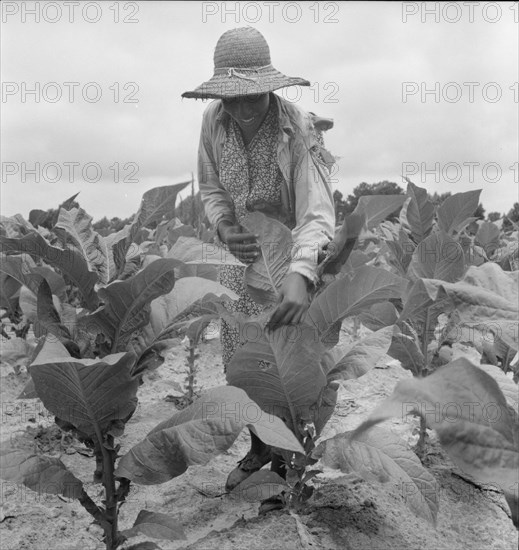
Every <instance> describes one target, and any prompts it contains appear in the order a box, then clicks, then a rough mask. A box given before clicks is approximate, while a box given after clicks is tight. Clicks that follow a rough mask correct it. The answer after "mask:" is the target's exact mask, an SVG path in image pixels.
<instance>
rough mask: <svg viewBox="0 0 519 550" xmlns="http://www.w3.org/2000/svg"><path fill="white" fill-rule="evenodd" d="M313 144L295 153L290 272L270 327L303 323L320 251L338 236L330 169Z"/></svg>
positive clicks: (293, 157)
mask: <svg viewBox="0 0 519 550" xmlns="http://www.w3.org/2000/svg"><path fill="white" fill-rule="evenodd" d="M308 143H309V142H307V143H306V144H305V143H301V144H300V146H299V149H295V150H294V152H293V154H292V161H293V166H294V174H293V178H294V199H295V205H294V206H295V218H296V226H295V227H294V229H293V230H292V240H293V243H294V245H293V250H292V261H291V264H290V269H289V273H288V275H287V277H286V279H285V281H284V282H283V285H282V287H281V289H280V303H279V305H278V306H277V307H276V309H275V310H274V312H273V314H272V316H271V317H270V320H269V328H270V329H271V330H273V329H275V328H276V327H278V326H280V325H286V324H295V323H299V322H300V321H301V320H302V319H303V317H304V315H305V313H306V311H307V309H308V306H309V303H310V302H309V288H308V287H309V286H311V285H313V284H316V283H317V275H316V268H317V258H318V253H319V250H320V249H322V247H323V246H324V245H325V244H327V243H328V242H329V241H330V240H331V238H332V236H333V233H334V227H335V208H334V203H333V193H332V189H331V184H330V180H329V176H328V170H327V168H326V166H325V165H324V163H323V162H322V161H321V160H320V159H319V157H318V150H314V149H311V147H310V145H308Z"/></svg>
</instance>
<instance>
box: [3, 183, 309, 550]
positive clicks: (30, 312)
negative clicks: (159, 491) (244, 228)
mask: <svg viewBox="0 0 519 550" xmlns="http://www.w3.org/2000/svg"><path fill="white" fill-rule="evenodd" d="M184 186H185V184H180V185H176V186H170V187H165V188H157V189H152V190H151V191H148V192H146V193H145V194H144V197H143V200H142V203H141V207H140V209H139V212H138V213H137V215H136V216H135V218H134V221H133V222H132V224H130V225H129V226H127V227H125V228H124V229H123V230H122V231H121V232H119V233H118V234H115V235H110V236H108V237H105V238H103V237H101V236H100V235H99V234H97V233H96V232H95V231H94V230H93V228H92V224H91V218H90V217H89V216H88V215H87V214H86V212H85V211H84V210H82V209H81V208H71V209H70V210H66V209H64V208H61V209H60V210H59V214H58V217H57V223H56V225H55V227H54V233H52V234H50V232H48V230H45V231H42V229H41V228H34V227H32V226H31V224H29V223H27V222H25V221H24V220H23V218H21V217H19V216H18V217H16V218H15V219H14V220H13V219H11V220H8V221H7V222H5V220H4V222H5V223H4V225H3V226H2V227H3V229H4V231H3V235H1V236H0V244H1V245H2V252H3V257H2V265H1V268H0V271H1V273H2V281H3V283H4V284H3V285H2V287H1V290H2V295H3V301H4V300H5V301H7V302H9V303H10V304H11V305H12V307H13V310H18V309H20V310H21V311H22V312H23V315H24V316H25V318H26V320H27V322H28V323H29V324H30V326H31V328H32V329H33V331H34V335H35V337H36V339H37V346H36V347H35V349H34V350H31V352H30V356H29V357H27V361H28V372H29V374H30V376H31V378H30V381H29V383H28V384H27V386H26V388H25V389H24V391H23V392H22V395H21V397H22V398H34V397H38V398H40V399H41V400H42V402H43V404H44V406H45V407H46V408H47V409H48V410H49V411H50V412H51V413H53V414H54V415H55V420H56V423H57V424H58V426H59V427H60V428H61V429H62V430H66V431H72V432H73V433H74V434H75V435H76V436H77V437H78V438H79V440H80V441H82V442H83V443H84V444H86V445H87V446H88V447H90V448H91V449H92V450H93V454H94V456H95V462H96V466H95V471H94V481H95V482H98V483H102V485H103V488H104V499H103V501H102V502H101V503H96V502H95V501H94V500H93V499H92V498H91V497H90V496H89V495H88V493H87V491H86V489H85V486H84V485H83V483H82V481H81V480H79V479H78V478H77V477H75V476H74V474H73V473H72V472H71V471H70V470H68V469H67V468H66V467H65V465H64V464H63V463H62V462H61V460H59V459H57V458H53V457H45V456H41V455H39V454H38V453H37V452H36V451H35V449H34V445H30V444H29V446H28V447H27V446H26V445H25V444H24V443H23V441H22V440H20V441H17V440H14V441H12V442H11V443H9V444H5V445H3V447H2V464H1V475H2V477H3V478H4V479H8V480H11V481H15V482H19V483H23V484H25V485H27V486H28V487H30V488H33V489H35V490H38V491H40V492H50V493H53V494H61V495H63V496H65V497H69V498H73V499H77V500H78V501H79V502H80V503H81V504H82V506H83V507H84V508H85V509H86V510H87V511H88V512H89V513H90V514H91V515H92V516H93V518H94V520H95V522H97V523H98V524H99V525H100V526H101V527H102V528H103V531H104V541H105V544H106V548H108V549H115V548H118V547H119V546H120V545H121V544H122V543H123V542H124V540H125V539H126V538H128V537H130V536H133V535H135V534H137V533H140V532H142V533H150V531H152V532H153V533H155V534H161V533H162V534H163V535H164V536H165V538H178V536H179V533H181V529H180V527H179V526H178V525H176V523H175V522H174V521H173V520H172V519H171V518H168V517H166V516H164V515H162V514H154V513H151V512H146V511H143V513H141V514H140V515H139V517H138V518H137V520H136V523H135V524H134V527H133V528H132V529H130V530H126V531H125V530H122V531H121V530H120V528H119V525H118V513H119V509H120V506H121V505H122V504H123V503H124V501H125V499H126V497H127V495H128V492H129V490H130V481H132V480H133V481H136V482H138V483H156V482H157V477H156V476H157V472H158V471H160V469H161V468H163V473H162V475H161V477H160V479H161V481H160V482H163V481H166V480H167V479H171V478H173V477H176V476H178V475H180V474H181V473H183V472H184V471H185V469H186V468H187V467H188V466H189V465H190V464H203V463H206V462H207V461H208V460H209V459H210V458H211V457H212V456H213V455H214V454H216V453H218V452H221V451H223V450H225V449H227V448H228V447H229V446H230V445H231V444H232V442H233V441H234V439H235V438H236V437H237V435H238V433H239V432H240V431H241V429H242V428H243V427H244V426H245V425H248V426H249V427H250V428H251V429H253V430H256V431H257V435H258V437H260V438H261V439H263V440H264V441H265V442H269V441H270V444H275V445H277V446H280V447H283V446H288V447H287V448H292V449H293V450H300V446H299V445H298V443H297V441H296V440H295V438H294V437H293V436H292V434H291V433H290V432H289V431H288V430H287V429H286V428H285V427H284V425H283V424H282V422H281V421H280V420H279V419H270V417H268V415H265V414H263V415H261V414H259V415H256V417H258V418H259V417H261V418H260V419H259V420H257V421H256V420H251V421H249V420H248V419H247V418H246V417H245V416H244V415H242V417H238V418H237V419H236V418H235V419H229V418H227V417H226V415H225V414H224V413H225V410H222V407H223V408H224V409H225V403H226V399H229V400H230V401H231V402H232V403H233V406H234V404H235V403H241V404H245V403H248V401H249V400H248V398H247V397H246V395H245V394H244V393H243V392H242V391H241V390H238V389H236V388H217V389H214V390H212V391H210V392H209V393H208V394H206V395H205V396H202V397H201V398H200V399H199V400H197V402H196V403H195V404H193V405H192V406H191V407H188V408H187V409H185V411H182V415H181V416H180V417H177V416H175V415H174V416H173V417H172V419H170V420H169V421H168V423H167V429H165V428H164V429H163V427H158V428H157V429H155V430H154V432H153V433H154V434H156V435H154V436H153V437H152V438H151V440H152V441H154V442H155V440H156V439H158V440H160V441H158V440H157V441H156V442H155V443H153V445H155V449H156V452H155V454H154V455H153V456H152V457H151V458H150V460H148V466H149V472H148V473H142V472H141V470H142V468H143V465H142V464H140V463H139V464H140V465H138V466H137V465H136V464H135V463H134V459H133V457H134V456H136V453H137V454H138V453H139V449H140V448H141V447H142V446H143V445H144V446H145V445H148V444H149V443H146V442H147V441H149V439H147V440H145V442H143V444H142V445H141V447H139V446H137V447H136V448H135V449H131V450H130V451H129V452H128V453H127V454H126V455H124V457H122V458H121V460H119V458H120V453H119V452H120V446H119V445H118V444H117V443H116V438H117V437H119V436H120V435H121V434H122V433H123V431H124V428H125V425H126V423H127V422H128V420H129V419H130V418H131V416H132V415H133V412H134V411H135V407H136V405H137V390H138V388H139V386H140V384H141V383H142V377H143V374H144V373H145V372H146V370H148V369H150V368H156V367H157V366H158V365H160V364H161V363H162V361H163V360H164V357H163V354H164V352H165V351H166V350H167V349H168V348H169V347H170V346H171V344H172V343H175V342H177V341H178V338H182V337H183V336H185V335H186V334H187V335H188V337H189V338H191V339H193V340H194V341H198V339H199V338H200V334H201V332H202V331H203V330H204V328H205V327H206V326H207V324H208V322H209V321H210V320H211V319H212V318H214V317H215V315H216V314H217V313H218V311H219V309H218V308H219V307H221V304H222V303H223V302H225V301H226V300H228V299H233V298H235V295H234V293H232V292H231V291H228V290H227V289H225V288H223V287H221V286H220V285H219V284H218V283H216V281H215V280H214V279H215V278H216V268H215V265H216V264H220V263H224V262H225V261H231V262H236V260H235V259H232V258H231V259H229V260H226V259H225V258H223V259H222V258H221V257H219V256H220V255H219V253H218V251H216V250H215V249H214V248H212V249H211V251H212V253H213V256H214V258H213V259H211V258H210V257H208V256H207V254H206V253H205V251H204V249H203V247H198V248H197V251H196V254H197V256H196V257H192V252H193V251H192V250H191V249H190V247H189V244H188V246H187V247H186V243H185V242H182V241H181V239H180V238H179V233H180V234H182V233H183V234H186V231H185V230H183V229H180V228H179V227H178V224H177V223H176V222H175V224H174V226H173V227H172V228H171V227H169V229H167V230H166V231H164V230H163V227H164V226H165V225H166V226H167V225H168V224H169V221H168V218H167V216H171V212H174V203H175V198H176V195H177V193H178V191H179V190H180V189H182V188H183V187H184ZM164 218H166V219H164ZM157 224H158V226H157ZM149 226H157V227H156V228H153V229H150V228H149ZM165 235H166V236H165ZM164 236H165V237H164ZM143 238H147V239H148V240H147V241H146V240H143ZM150 239H151V240H150ZM152 252H156V254H153V253H152ZM189 254H191V256H189ZM67 285H68V286H69V287H70V288H73V289H75V292H73V293H69V292H65V291H64V289H65V288H66V287H67ZM8 292H10V294H9V293H8ZM71 294H73V295H74V298H73V299H71V298H70V295H71ZM76 296H77V298H76ZM67 299H68V302H67ZM76 299H77V300H78V303H76ZM79 306H80V307H79ZM14 340H16V339H14ZM18 340H21V338H20V339H18ZM25 349H26V348H25ZM26 351H27V350H26ZM4 357H5V356H4ZM215 404H217V405H218V407H216V409H214V405H215ZM252 405H253V406H255V405H254V404H252ZM230 408H232V407H230ZM233 410H234V409H233ZM179 414H180V413H179ZM256 417H253V418H256ZM268 422H271V424H270V425H269V426H267V427H265V426H264V424H265V423H268ZM186 423H188V425H187V427H186ZM222 436H223V437H222ZM286 438H288V439H286ZM157 449H160V451H159V450H157ZM161 453H162V454H161ZM146 458H149V457H148V455H147V456H146ZM116 468H118V469H119V470H120V472H122V473H117V472H116ZM136 472H137V473H136ZM150 472H151V473H150ZM150 524H152V525H154V526H153V527H150ZM157 526H158V527H157ZM157 529H158V531H157Z"/></svg>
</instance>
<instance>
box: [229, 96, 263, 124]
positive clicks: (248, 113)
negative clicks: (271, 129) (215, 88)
mask: <svg viewBox="0 0 519 550" xmlns="http://www.w3.org/2000/svg"><path fill="white" fill-rule="evenodd" d="M222 104H223V109H224V111H225V112H226V113H229V115H230V116H231V117H232V118H233V119H234V120H235V121H236V122H237V123H238V126H239V127H240V128H241V129H242V130H243V131H245V132H251V133H254V132H256V130H257V129H258V128H259V127H260V126H261V123H262V122H263V119H264V118H265V115H266V114H267V111H268V108H269V94H260V95H254V96H244V97H239V98H232V99H224V100H222Z"/></svg>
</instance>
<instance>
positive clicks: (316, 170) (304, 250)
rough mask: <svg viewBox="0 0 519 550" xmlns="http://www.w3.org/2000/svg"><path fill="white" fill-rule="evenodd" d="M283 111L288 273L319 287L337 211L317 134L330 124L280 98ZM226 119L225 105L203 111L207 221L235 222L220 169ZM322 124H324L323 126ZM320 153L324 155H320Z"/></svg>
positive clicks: (280, 154)
mask: <svg viewBox="0 0 519 550" xmlns="http://www.w3.org/2000/svg"><path fill="white" fill-rule="evenodd" d="M271 100H275V101H276V102H277V107H278V113H279V119H280V124H279V139H278V147H277V160H278V165H279V168H280V169H281V172H282V174H283V178H284V181H283V184H282V188H281V201H282V206H283V208H284V209H285V211H287V212H290V214H291V216H292V218H293V223H292V224H291V225H292V240H293V243H294V246H293V247H292V257H291V263H290V269H289V272H295V273H300V274H301V275H303V276H305V277H306V278H307V279H308V280H309V281H311V282H313V283H316V282H317V281H316V275H315V269H316V267H317V255H318V251H319V250H320V249H321V248H322V246H323V245H324V244H325V243H327V242H329V241H330V239H331V238H332V236H333V234H334V225H335V209H334V202H333V192H332V188H331V184H330V178H329V172H328V167H327V165H326V164H325V162H324V161H323V157H324V158H325V159H329V158H330V154H329V153H328V152H327V151H326V150H324V149H321V146H320V145H319V143H318V142H317V139H316V137H315V134H314V133H313V128H314V123H316V124H317V123H318V122H317V121H320V123H321V125H322V126H323V127H324V128H326V127H330V125H331V121H328V120H326V119H319V118H318V117H316V116H315V115H313V116H312V115H311V114H309V113H306V112H305V111H303V110H302V109H301V108H300V107H298V106H296V105H294V104H293V103H290V102H288V101H286V100H284V99H282V98H281V97H279V96H278V95H276V94H271ZM226 117H229V114H228V113H226V112H225V111H224V110H223V106H222V102H221V101H220V100H215V101H213V102H212V103H210V104H209V105H208V107H207V109H206V110H205V112H204V115H203V120H202V131H201V134H200V145H199V150H198V184H199V188H200V195H201V198H202V202H203V204H204V208H205V213H206V215H207V217H208V219H209V222H210V223H211V224H212V225H213V226H214V227H215V228H217V227H218V224H219V223H220V222H221V221H222V220H228V221H231V222H232V223H236V220H235V217H234V208H233V203H232V199H231V197H230V195H229V193H228V192H227V191H226V190H225V189H224V187H223V186H222V185H221V183H220V179H219V167H220V161H221V155H222V149H223V145H224V143H225V138H226V122H227V120H226ZM323 121H324V122H323ZM320 152H322V153H323V155H319V153H320Z"/></svg>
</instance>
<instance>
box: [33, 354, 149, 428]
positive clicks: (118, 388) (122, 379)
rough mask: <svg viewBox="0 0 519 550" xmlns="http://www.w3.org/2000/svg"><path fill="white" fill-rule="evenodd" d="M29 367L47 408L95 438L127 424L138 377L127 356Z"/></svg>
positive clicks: (131, 357)
mask: <svg viewBox="0 0 519 550" xmlns="http://www.w3.org/2000/svg"><path fill="white" fill-rule="evenodd" d="M40 361H45V362H39V361H38V360H37V361H35V362H33V364H32V365H31V367H29V371H30V374H31V376H32V379H33V381H34V386H35V388H36V393H37V394H38V397H39V398H40V399H41V400H42V402H43V404H44V406H45V408H46V409H48V410H49V411H50V412H52V413H53V414H54V415H55V416H57V417H58V418H60V419H62V420H65V421H67V422H69V423H70V424H73V425H74V426H75V427H76V428H77V429H78V430H79V431H81V432H82V433H85V434H88V435H89V436H91V437H94V436H95V435H96V433H99V432H100V433H105V432H107V431H108V430H110V429H111V428H112V427H114V426H118V427H120V424H121V422H123V423H124V422H126V421H127V420H128V419H129V418H130V417H131V415H132V414H133V412H134V411H135V407H136V406H137V389H138V387H139V378H138V377H136V376H133V375H132V374H131V372H132V368H133V364H134V361H135V357H134V355H133V354H130V353H117V354H114V355H107V356H106V357H104V358H103V359H74V358H72V357H69V358H63V357H58V358H56V360H52V358H48V357H45V358H42V359H40Z"/></svg>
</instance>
